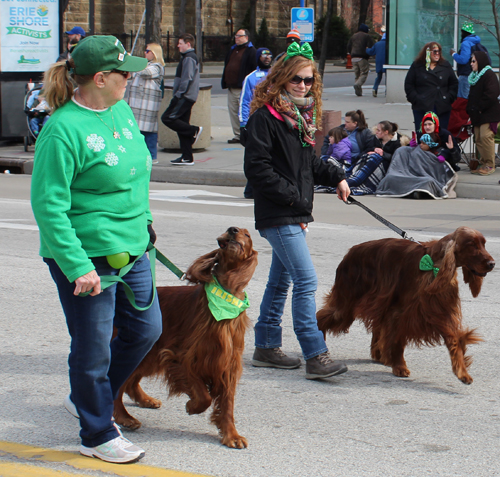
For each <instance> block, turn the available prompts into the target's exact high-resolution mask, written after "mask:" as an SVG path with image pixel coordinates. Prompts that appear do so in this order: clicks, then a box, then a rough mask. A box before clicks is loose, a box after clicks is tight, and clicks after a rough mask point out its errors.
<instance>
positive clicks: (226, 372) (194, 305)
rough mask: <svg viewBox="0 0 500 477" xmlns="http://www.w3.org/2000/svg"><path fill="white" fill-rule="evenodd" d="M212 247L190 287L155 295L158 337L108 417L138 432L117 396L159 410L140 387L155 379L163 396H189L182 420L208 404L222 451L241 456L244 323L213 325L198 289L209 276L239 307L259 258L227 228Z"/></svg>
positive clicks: (241, 235)
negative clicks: (237, 408)
mask: <svg viewBox="0 0 500 477" xmlns="http://www.w3.org/2000/svg"><path fill="white" fill-rule="evenodd" d="M217 241H218V243H219V248H218V249H216V250H214V251H212V252H210V253H208V254H206V255H203V256H202V257H200V258H198V259H197V260H196V261H195V262H194V263H193V264H192V265H191V266H190V267H189V269H188V270H187V272H186V278H187V280H189V281H190V282H191V283H193V284H195V285H194V286H193V285H186V286H175V287H158V288H157V290H158V297H159V300H160V307H161V312H162V316H163V332H162V335H161V336H160V338H159V340H158V341H157V342H156V344H155V345H154V346H153V348H152V349H151V351H150V352H149V353H148V354H147V356H146V357H145V358H144V360H143V361H142V363H141V364H140V365H139V366H138V367H137V369H136V370H135V371H134V373H133V374H132V375H131V376H130V378H129V379H128V380H127V382H126V383H125V384H124V385H123V387H122V388H121V389H120V393H119V395H118V398H117V399H116V400H115V403H114V405H115V409H114V417H115V420H116V422H117V423H118V424H120V425H122V426H124V427H127V428H129V429H137V428H139V427H140V426H141V423H140V422H139V421H138V420H137V419H135V418H134V417H132V416H131V415H130V414H129V413H128V412H127V410H126V409H125V407H124V405H123V400H122V398H123V393H124V392H126V393H127V394H128V395H129V396H130V397H131V398H132V399H133V400H134V401H135V402H136V403H137V404H138V405H139V406H140V407H149V408H159V407H160V406H161V401H159V400H158V399H154V398H152V397H150V396H148V395H147V394H146V393H145V392H144V391H143V390H142V388H141V386H140V384H139V383H140V381H141V379H142V378H143V377H145V376H157V377H160V378H163V379H164V380H165V382H166V383H167V386H168V388H169V396H180V395H181V394H187V395H188V396H189V401H188V402H187V404H186V411H187V413H188V414H200V413H202V412H204V411H205V410H207V409H208V408H209V407H210V406H211V405H212V404H213V412H212V416H211V421H212V423H214V424H215V425H216V426H217V428H218V429H219V432H220V435H221V442H222V444H224V445H226V446H228V447H234V448H239V449H242V448H243V447H247V445H248V444H247V440H246V439H245V438H244V437H243V436H240V435H239V434H238V432H237V431H236V428H235V425H234V415H233V411H234V396H235V393H236V385H237V384H238V381H239V379H240V377H241V374H242V370H243V367H242V353H243V349H244V345H245V342H244V337H245V331H246V329H247V327H248V325H249V319H248V317H247V314H246V312H245V311H243V312H242V313H240V314H239V316H237V318H235V319H223V320H221V321H216V320H215V318H214V317H213V316H212V314H211V312H210V310H209V307H208V300H207V295H206V293H205V289H204V285H205V284H206V283H210V282H212V280H213V278H212V277H213V276H215V277H216V278H217V280H218V281H219V283H220V285H221V286H222V288H224V289H225V290H226V291H227V292H229V293H231V294H232V295H234V296H236V297H237V298H239V299H240V300H244V298H245V293H244V289H245V287H246V286H247V285H248V283H249V281H250V279H251V278H252V275H253V273H254V271H255V267H256V266H257V252H256V251H255V250H254V249H253V245H252V239H251V237H250V234H249V232H248V230H246V229H239V228H237V227H230V228H229V229H227V231H226V232H225V233H224V234H222V235H221V236H220V237H219V238H218V239H217Z"/></svg>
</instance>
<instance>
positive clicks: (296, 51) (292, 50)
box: [283, 42, 313, 63]
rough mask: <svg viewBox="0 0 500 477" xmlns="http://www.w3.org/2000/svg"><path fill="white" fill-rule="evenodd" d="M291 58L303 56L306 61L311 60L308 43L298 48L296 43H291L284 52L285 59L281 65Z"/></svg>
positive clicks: (311, 53)
mask: <svg viewBox="0 0 500 477" xmlns="http://www.w3.org/2000/svg"><path fill="white" fill-rule="evenodd" d="M293 56H303V57H304V58H307V59H308V60H312V59H313V50H312V48H311V45H310V44H309V43H304V44H303V45H302V46H300V45H299V44H298V43H296V42H293V43H292V44H290V46H289V47H288V48H287V50H286V57H285V59H284V60H283V63H284V62H285V61H286V60H288V58H292V57H293Z"/></svg>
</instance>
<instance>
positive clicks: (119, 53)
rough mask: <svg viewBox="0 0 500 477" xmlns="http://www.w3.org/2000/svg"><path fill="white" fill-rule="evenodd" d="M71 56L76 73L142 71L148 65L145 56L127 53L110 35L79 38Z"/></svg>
mask: <svg viewBox="0 0 500 477" xmlns="http://www.w3.org/2000/svg"><path fill="white" fill-rule="evenodd" d="M71 58H72V59H73V61H74V62H75V68H74V73H75V74H77V75H93V74H95V73H98V72H99V71H109V70H119V71H130V72H134V71H142V70H143V69H144V68H146V66H147V65H148V60H147V59H146V58H139V57H138V56H132V55H131V54H130V53H127V51H126V50H125V48H124V46H123V45H122V43H121V41H120V40H119V39H118V38H116V37H115V36H112V35H93V36H88V37H87V38H84V39H83V40H80V41H79V42H78V44H77V45H76V47H75V49H74V50H73V51H72V52H71Z"/></svg>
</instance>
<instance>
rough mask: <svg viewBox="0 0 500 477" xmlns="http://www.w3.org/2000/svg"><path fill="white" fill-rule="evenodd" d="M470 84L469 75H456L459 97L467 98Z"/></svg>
mask: <svg viewBox="0 0 500 477" xmlns="http://www.w3.org/2000/svg"><path fill="white" fill-rule="evenodd" d="M469 91H470V84H469V77H468V76H465V75H461V76H459V77H458V97H459V98H465V99H468V98H469Z"/></svg>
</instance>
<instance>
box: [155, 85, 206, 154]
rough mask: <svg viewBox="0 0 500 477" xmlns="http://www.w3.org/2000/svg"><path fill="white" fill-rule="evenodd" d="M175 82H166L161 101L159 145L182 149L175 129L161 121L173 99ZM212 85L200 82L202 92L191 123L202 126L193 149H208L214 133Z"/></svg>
mask: <svg viewBox="0 0 500 477" xmlns="http://www.w3.org/2000/svg"><path fill="white" fill-rule="evenodd" d="M173 87H174V83H165V95H164V97H163V99H162V102H161V107H160V111H159V112H158V145H159V147H161V148H163V149H169V150H178V149H180V144H179V136H177V133H176V132H175V131H172V130H171V129H169V128H167V127H166V126H165V125H164V124H163V123H162V122H161V115H162V114H163V113H164V112H165V110H166V109H167V107H168V105H169V104H170V101H171V100H172V90H173ZM211 89H212V85H211V84H207V83H200V92H199V94H198V99H197V101H196V103H195V104H194V106H193V109H192V110H191V120H190V124H193V125H194V126H202V127H203V132H202V133H201V136H200V138H199V139H198V142H197V143H196V146H195V147H194V148H193V149H195V150H196V149H206V148H208V147H210V141H211V133H212V109H211V108H212V92H211Z"/></svg>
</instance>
